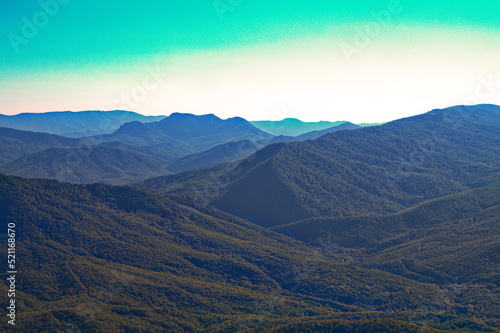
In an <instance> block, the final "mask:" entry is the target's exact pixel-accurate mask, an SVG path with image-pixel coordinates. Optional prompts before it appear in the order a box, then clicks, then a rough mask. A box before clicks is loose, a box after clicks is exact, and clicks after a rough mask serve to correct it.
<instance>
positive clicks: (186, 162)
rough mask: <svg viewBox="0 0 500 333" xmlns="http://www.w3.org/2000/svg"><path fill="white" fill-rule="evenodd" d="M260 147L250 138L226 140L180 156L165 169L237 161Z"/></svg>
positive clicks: (172, 169) (180, 168) (189, 167)
mask: <svg viewBox="0 0 500 333" xmlns="http://www.w3.org/2000/svg"><path fill="white" fill-rule="evenodd" d="M262 147H263V145H261V144H259V143H256V142H252V141H250V140H243V141H238V142H228V143H224V144H222V145H219V146H217V147H214V148H211V149H209V150H206V151H203V152H201V153H195V154H192V155H188V156H186V157H183V158H180V159H178V160H177V161H175V162H173V163H172V164H170V165H169V166H168V168H167V169H168V170H169V171H171V172H182V171H186V170H191V169H195V168H199V167H204V166H210V165H215V164H219V163H224V162H233V161H238V160H241V159H243V158H245V157H248V156H250V155H252V154H253V153H255V152H256V151H257V150H259V149H260V148H262Z"/></svg>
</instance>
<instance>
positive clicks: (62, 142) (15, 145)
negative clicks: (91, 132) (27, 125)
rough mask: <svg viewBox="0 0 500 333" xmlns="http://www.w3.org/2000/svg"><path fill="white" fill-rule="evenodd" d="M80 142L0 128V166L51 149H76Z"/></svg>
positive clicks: (55, 136) (51, 135)
mask: <svg viewBox="0 0 500 333" xmlns="http://www.w3.org/2000/svg"><path fill="white" fill-rule="evenodd" d="M80 143H81V141H80V140H78V139H70V138H66V137H62V136H59V135H53V134H47V133H37V132H31V131H20V130H15V129H12V128H5V127H0V164H1V163H7V162H11V161H13V160H15V159H18V158H20V157H21V156H24V155H27V154H31V153H36V152H39V151H42V150H45V149H47V148H51V147H61V148H64V147H78V146H79V145H80Z"/></svg>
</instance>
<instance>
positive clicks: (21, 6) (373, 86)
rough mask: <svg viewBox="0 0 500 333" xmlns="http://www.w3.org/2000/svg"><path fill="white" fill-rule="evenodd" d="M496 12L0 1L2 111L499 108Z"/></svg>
mask: <svg viewBox="0 0 500 333" xmlns="http://www.w3.org/2000/svg"><path fill="white" fill-rule="evenodd" d="M44 4H45V5H44ZM55 4H57V5H55ZM44 8H45V9H44ZM499 17H500V0H480V1H469V0H468V1H465V0H464V1H462V0H454V1H451V0H450V1H448V0H440V1H435V0H434V1H429V0H400V1H398V0H391V1H378V0H373V1H359V0H354V1H342V2H340V1H331V0H329V1H320V0H308V1H305V0H302V1H297V0H287V1H281V0H275V1H268V0H266V1H264V0H216V1H213V0H174V1H172V0H161V1H156V0H150V1H115V0H108V1H103V0H99V1H98V0H85V1H83V0H59V2H58V1H57V0H41V1H31V0H24V1H19V0H1V1H0V51H1V52H0V113H2V114H17V113H21V112H46V111H60V110H73V111H78V110H95V109H98V110H111V109H127V110H132V111H137V112H139V113H142V114H150V115H159V114H164V115H168V114H170V113H172V112H189V113H195V114H206V113H214V114H216V115H218V116H220V117H222V118H228V117H232V116H242V117H244V118H246V119H249V120H260V119H269V120H280V119H283V118H287V117H296V118H300V119H302V120H305V121H318V120H331V121H335V120H349V121H353V122H382V121H389V120H392V119H396V118H401V117H405V116H410V115H414V114H419V113H423V112H426V111H429V110H431V109H434V108H442V107H447V106H452V105H458V104H478V103H492V104H500V19H499Z"/></svg>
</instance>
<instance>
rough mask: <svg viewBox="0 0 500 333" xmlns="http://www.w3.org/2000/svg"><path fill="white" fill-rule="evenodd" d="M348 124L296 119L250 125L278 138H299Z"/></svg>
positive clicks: (261, 121)
mask: <svg viewBox="0 0 500 333" xmlns="http://www.w3.org/2000/svg"><path fill="white" fill-rule="evenodd" d="M346 122H347V121H318V122H304V121H301V120H299V119H295V118H286V119H283V120H279V121H273V120H257V121H251V122H250V123H252V125H254V126H255V127H257V128H259V129H261V130H263V131H265V132H267V133H271V134H273V135H276V136H279V135H283V136H299V135H301V134H305V133H307V132H313V131H321V130H324V129H327V128H331V127H334V126H338V125H341V124H343V123H346Z"/></svg>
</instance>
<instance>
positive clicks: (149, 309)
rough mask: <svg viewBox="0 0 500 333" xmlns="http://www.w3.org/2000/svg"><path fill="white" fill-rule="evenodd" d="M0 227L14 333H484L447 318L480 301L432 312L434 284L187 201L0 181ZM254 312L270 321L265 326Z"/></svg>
mask: <svg viewBox="0 0 500 333" xmlns="http://www.w3.org/2000/svg"><path fill="white" fill-rule="evenodd" d="M26 207H30V208H29V210H28V211H27V210H26ZM11 222H14V223H15V224H16V227H15V229H16V233H17V235H18V236H19V237H18V246H19V249H18V254H19V257H20V258H23V259H22V261H20V265H21V263H22V269H23V270H22V272H23V273H22V274H24V275H23V276H26V277H29V278H22V279H19V281H17V287H18V291H16V295H17V296H16V297H17V299H18V300H22V301H19V303H18V310H19V312H21V311H22V312H21V313H22V314H23V316H22V319H23V320H22V321H19V329H21V330H22V331H23V332H56V331H64V330H67V329H68V328H69V327H71V328H72V329H73V330H75V329H78V330H80V331H82V332H106V331H108V332H126V331H127V332H140V331H147V332H171V331H172V332H175V331H179V332H181V331H191V332H200V331H204V332H207V331H212V332H235V331H238V330H241V329H242V328H246V327H248V329H252V330H254V329H257V330H260V329H261V328H262V329H266V330H267V329H269V328H272V327H280V326H282V325H283V324H289V323H299V322H311V321H317V320H324V319H328V320H330V321H331V320H337V321H341V324H342V325H346V324H349V325H351V324H352V325H362V327H365V329H366V328H367V327H370V325H368V326H367V324H368V323H366V322H363V321H362V320H363V319H373V318H381V319H383V318H393V319H398V320H407V321H410V320H411V321H415V322H419V321H423V320H425V321H426V326H436V327H442V328H444V327H448V328H449V327H460V328H465V329H468V330H482V331H487V330H492V328H491V327H489V326H488V324H485V323H487V322H489V321H491V318H490V317H488V316H487V315H488V314H489V312H488V311H487V309H485V308H478V309H477V312H476V313H474V314H473V315H472V316H471V317H470V318H468V317H466V316H465V315H461V314H456V313H455V312H456V311H457V310H460V309H461V308H463V307H467V306H469V304H474V302H477V301H478V300H481V299H484V295H482V294H468V298H463V297H462V298H460V297H457V298H456V299H454V303H453V304H452V305H451V306H450V308H449V309H446V310H441V309H440V310H439V311H436V310H434V309H431V308H428V304H432V302H434V301H435V300H437V299H439V297H440V289H439V288H438V286H437V285H433V284H426V283H421V282H417V281H413V280H410V279H407V278H404V277H400V276H397V275H394V274H390V273H386V272H383V271H380V270H373V269H367V268H361V267H355V266H353V265H351V264H344V263H341V262H340V261H338V260H335V259H331V258H330V257H329V256H328V255H326V254H323V253H321V252H319V251H317V250H314V249H313V248H311V247H310V246H308V245H306V244H304V243H300V242H298V241H296V240H293V239H292V238H288V237H286V236H283V235H280V234H278V233H275V232H273V231H270V230H266V229H264V228H261V227H258V226H256V225H254V224H252V223H249V222H247V221H244V220H242V219H239V218H236V217H234V216H231V215H229V214H227V213H224V212H221V211H218V210H216V209H213V208H211V207H209V206H204V205H198V204H197V203H196V202H194V201H192V200H190V199H189V198H167V197H165V196H162V195H157V194H154V193H151V192H149V191H145V190H140V189H137V188H132V187H113V186H106V185H102V184H93V185H71V184H64V183H59V182H56V181H52V180H36V179H30V180H28V179H23V178H17V177H7V176H3V175H0V226H1V227H2V228H3V230H7V224H8V223H11ZM367 281H368V282H367ZM7 290H8V287H7V285H6V284H1V285H0V292H2V293H6V292H7ZM269 301H271V302H272V303H269ZM262 311H272V314H273V315H272V316H269V317H266V321H265V325H264V322H262V321H255V319H258V318H260V314H261V312H262ZM5 312H6V310H5V307H2V310H0V313H2V315H3V316H4V317H5ZM410 316H411V319H410ZM479 320H481V321H482V323H480V322H479ZM358 321H360V322H359V323H358ZM383 322H384V321H383V320H382V321H378V322H377V323H376V325H381V324H382V323H383ZM339 323H340V322H339ZM385 323H386V324H385V325H389V327H398V326H400V327H406V328H415V326H413V325H412V324H410V323H399V324H398V323H395V322H392V321H389V322H385ZM345 332H352V333H354V332H359V331H357V330H351V331H345ZM376 332H381V331H380V330H378V331H376Z"/></svg>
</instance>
